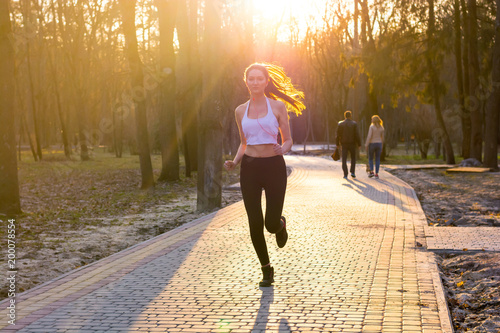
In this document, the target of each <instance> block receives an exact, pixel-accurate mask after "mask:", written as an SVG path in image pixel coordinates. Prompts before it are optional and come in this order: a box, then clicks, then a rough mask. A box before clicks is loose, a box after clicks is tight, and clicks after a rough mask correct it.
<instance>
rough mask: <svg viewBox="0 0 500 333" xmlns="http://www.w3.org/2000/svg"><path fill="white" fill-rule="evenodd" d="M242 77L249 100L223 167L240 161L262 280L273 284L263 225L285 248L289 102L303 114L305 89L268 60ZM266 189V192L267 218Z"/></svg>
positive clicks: (240, 110) (238, 110)
mask: <svg viewBox="0 0 500 333" xmlns="http://www.w3.org/2000/svg"><path fill="white" fill-rule="evenodd" d="M244 81H245V83H246V85H247V88H248V91H249V92H250V100H249V101H247V102H246V103H244V104H242V105H240V106H238V107H237V108H236V110H235V116H236V123H237V124H238V129H239V133H240V140H241V143H240V146H239V148H238V151H237V152H236V156H235V157H234V159H233V160H232V161H231V160H228V161H226V162H225V163H224V167H225V168H226V170H228V171H231V170H233V169H234V168H235V166H236V165H238V164H239V163H240V162H241V168H240V185H241V193H242V195H243V202H244V204H245V209H246V212H247V215H248V222H249V225H250V236H251V239H252V243H253V246H254V248H255V251H256V252H257V256H258V258H259V261H260V264H261V266H262V273H263V279H262V281H260V283H259V285H260V286H261V287H269V286H271V284H272V283H273V282H274V268H273V267H272V266H271V262H270V260H269V254H268V252H267V246H266V240H265V237H264V226H265V227H266V229H267V230H268V231H269V232H270V233H274V234H276V242H277V245H278V247H280V248H282V247H284V246H285V244H286V242H287V240H288V233H287V225H286V219H285V217H284V216H281V213H282V210H283V203H284V200H285V191H286V182H287V173H286V165H285V160H284V158H283V154H285V153H287V152H288V151H289V150H290V149H291V148H292V138H291V135H290V125H289V123H288V113H287V106H288V108H289V109H291V110H293V111H294V112H295V113H296V114H300V113H301V111H302V110H303V109H304V108H305V106H304V104H303V103H302V102H301V99H302V98H303V97H304V94H303V93H302V92H301V91H298V90H297V89H296V88H295V87H294V86H293V84H292V82H291V80H290V78H288V77H287V75H286V74H285V72H284V71H283V69H282V68H281V67H279V66H276V65H271V64H267V63H255V64H252V65H250V66H249V67H248V68H247V69H246V70H245V75H244ZM285 103H286V105H285ZM278 132H279V133H280V134H281V141H282V143H281V144H279V143H278ZM262 189H264V191H265V194H266V213H265V217H264V214H263V212H262V206H261V196H262Z"/></svg>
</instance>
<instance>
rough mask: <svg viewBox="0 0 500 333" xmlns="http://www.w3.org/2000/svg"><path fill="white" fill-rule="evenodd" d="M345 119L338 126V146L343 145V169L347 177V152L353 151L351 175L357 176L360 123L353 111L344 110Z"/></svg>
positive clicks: (345, 177)
mask: <svg viewBox="0 0 500 333" xmlns="http://www.w3.org/2000/svg"><path fill="white" fill-rule="evenodd" d="M344 118H345V119H344V120H343V121H339V125H338V127H337V140H336V141H337V147H342V170H343V171H344V179H347V153H351V177H352V178H356V147H358V148H359V147H361V138H360V137H359V131H358V124H357V123H356V122H355V121H353V120H352V119H351V118H352V112H351V111H346V112H344Z"/></svg>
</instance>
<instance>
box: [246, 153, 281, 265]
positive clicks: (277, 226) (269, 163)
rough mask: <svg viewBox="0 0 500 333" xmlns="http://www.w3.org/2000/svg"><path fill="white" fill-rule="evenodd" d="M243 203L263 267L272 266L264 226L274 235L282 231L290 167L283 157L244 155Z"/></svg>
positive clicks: (254, 244)
mask: <svg viewBox="0 0 500 333" xmlns="http://www.w3.org/2000/svg"><path fill="white" fill-rule="evenodd" d="M240 170H241V171H240V185H241V193H242V195H243V202H244V204H245V209H246V211H247V215H248V223H249V225H250V237H251V238H252V243H253V246H254V248H255V251H256V252H257V256H258V257H259V261H260V264H261V265H262V266H264V265H267V264H269V254H268V253H267V246H266V240H265V238H264V225H265V226H266V229H267V231H269V232H270V233H277V232H278V231H280V230H281V228H282V222H281V219H280V218H281V212H282V210H283V202H284V200H285V191H286V178H287V177H286V165H285V160H284V158H283V156H282V155H277V156H273V157H250V156H247V155H243V160H242V161H241V169H240ZM262 189H264V191H265V193H266V218H265V222H264V216H263V213H262V204H261V202H262V200H261V198H262Z"/></svg>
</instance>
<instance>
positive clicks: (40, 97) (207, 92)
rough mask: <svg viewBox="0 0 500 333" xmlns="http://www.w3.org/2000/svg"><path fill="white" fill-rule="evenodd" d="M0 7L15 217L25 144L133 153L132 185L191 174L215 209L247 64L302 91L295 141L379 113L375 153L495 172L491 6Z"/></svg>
mask: <svg viewBox="0 0 500 333" xmlns="http://www.w3.org/2000/svg"><path fill="white" fill-rule="evenodd" d="M0 6H1V7H0V10H1V12H0V17H1V22H0V25H1V33H2V36H0V38H1V45H0V49H1V52H2V67H1V71H0V76H1V77H2V95H1V96H2V100H1V103H0V104H1V105H2V107H1V110H2V113H1V116H2V121H1V122H0V124H1V125H0V126H1V127H2V128H0V131H1V132H2V134H3V145H2V149H1V152H0V157H1V158H0V160H1V163H2V168H3V170H4V175H5V176H4V178H5V179H4V180H3V181H2V184H3V185H5V186H2V188H1V190H0V194H1V195H0V197H1V200H0V202H1V205H0V206H1V210H2V212H10V213H19V212H20V211H21V205H20V200H19V190H18V188H19V185H18V175H17V171H18V170H17V163H18V162H17V161H18V160H20V161H21V162H20V163H22V161H23V160H26V159H27V158H29V157H28V156H26V154H23V149H26V148H27V147H29V151H31V155H32V156H31V158H32V159H34V160H35V161H44V160H48V159H50V158H52V159H58V158H65V159H68V160H77V159H79V160H81V161H86V160H89V159H92V157H93V155H92V154H93V150H95V149H96V148H97V147H106V149H107V151H108V152H109V153H110V154H113V155H114V156H116V157H117V158H120V157H122V156H123V154H124V152H126V153H129V154H133V155H138V156H139V161H140V170H141V177H140V186H141V188H143V189H147V188H150V187H152V186H154V184H155V183H157V182H163V181H176V180H179V179H180V177H183V176H185V177H191V175H192V172H193V171H200V170H201V171H202V172H197V176H198V177H197V187H198V199H197V200H198V209H199V210H206V209H213V208H215V207H220V205H221V186H222V163H221V161H222V160H223V155H225V156H227V155H234V153H235V151H236V149H237V147H238V144H239V138H238V133H237V129H236V125H235V121H234V109H235V107H236V106H237V105H239V104H241V103H243V102H245V101H246V99H247V98H248V93H247V91H246V88H245V85H244V82H243V80H242V75H243V71H244V69H245V68H246V67H247V66H248V65H249V64H250V63H252V62H254V61H266V62H270V63H277V64H279V65H281V66H283V67H284V68H285V70H286V72H287V73H288V74H289V76H290V77H291V78H292V80H293V82H294V83H295V84H296V85H297V86H298V87H300V88H301V89H302V90H303V91H304V93H305V96H306V98H305V104H306V110H305V111H304V112H303V114H302V115H301V116H299V117H297V116H295V115H291V119H290V122H291V128H292V136H293V139H294V141H295V142H296V143H304V142H326V143H327V144H329V143H331V142H333V140H334V136H335V130H336V125H337V122H338V121H339V120H341V119H342V118H343V117H342V115H343V112H344V111H345V110H347V109H349V110H352V111H353V113H354V119H355V120H356V121H358V122H359V124H360V130H361V133H362V136H363V137H364V136H366V132H367V131H368V126H369V123H370V117H371V116H372V115H374V114H379V115H380V116H381V117H382V119H383V120H384V124H385V125H386V142H385V150H384V151H385V152H386V154H387V153H389V154H390V151H391V149H394V148H396V147H397V146H398V144H403V143H404V144H406V148H407V150H408V149H409V145H410V144H413V151H414V152H416V151H418V153H417V154H418V155H420V157H421V158H423V159H425V158H427V157H429V154H430V152H431V151H432V154H433V155H434V156H433V157H434V158H440V156H442V158H443V160H444V161H446V162H447V163H448V164H455V163H456V156H457V157H460V158H470V157H472V158H475V159H477V160H478V161H480V162H484V165H485V166H487V167H491V168H497V166H498V129H499V121H498V119H499V116H498V113H499V110H500V106H499V105H500V104H499V98H500V97H499V96H500V94H499V93H498V89H497V88H498V85H499V82H500V78H499V71H500V70H499V61H500V60H499V58H500V55H499V48H500V46H499V41H498V40H499V29H498V17H497V16H498V14H497V13H498V11H497V9H498V1H496V3H495V1H493V0H467V1H466V0H454V1H436V0H427V1H413V0H409V1H369V0H347V1H344V0H337V1H267V2H266V1H259V0H253V1H252V0H226V1H222V0H211V1H199V0H185V1H181V0H176V1H147V0H138V1H133V0H121V1H104V0H90V1H81V0H73V1H63V0H18V1H14V0H12V1H2V2H1V5H0ZM495 20H497V21H496V22H495ZM495 24H496V30H495ZM16 148H17V152H16ZM417 148H418V149H417ZM61 152H62V156H59V155H61V154H60V153H61ZM152 154H159V155H161V172H160V174H159V176H158V177H156V178H155V176H154V173H153V167H152V162H151V155H152ZM6 179H7V180H6Z"/></svg>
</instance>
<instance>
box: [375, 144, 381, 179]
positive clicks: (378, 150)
mask: <svg viewBox="0 0 500 333" xmlns="http://www.w3.org/2000/svg"><path fill="white" fill-rule="evenodd" d="M381 154H382V143H377V144H376V148H375V168H376V171H375V173H376V174H378V170H379V169H380V155H381Z"/></svg>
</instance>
